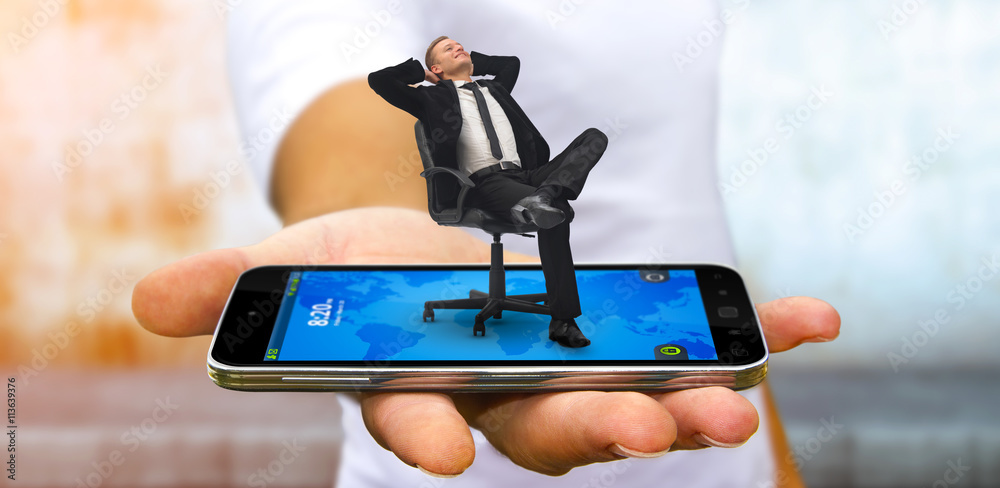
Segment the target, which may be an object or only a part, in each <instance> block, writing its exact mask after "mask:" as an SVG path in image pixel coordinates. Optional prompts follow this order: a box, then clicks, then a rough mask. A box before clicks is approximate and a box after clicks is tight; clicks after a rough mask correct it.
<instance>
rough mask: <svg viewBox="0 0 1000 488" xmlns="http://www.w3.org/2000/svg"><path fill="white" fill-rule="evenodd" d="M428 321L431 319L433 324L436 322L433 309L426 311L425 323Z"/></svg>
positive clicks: (426, 309)
mask: <svg viewBox="0 0 1000 488" xmlns="http://www.w3.org/2000/svg"><path fill="white" fill-rule="evenodd" d="M427 319H431V322H433V321H434V309H431V308H425V309H424V322H427Z"/></svg>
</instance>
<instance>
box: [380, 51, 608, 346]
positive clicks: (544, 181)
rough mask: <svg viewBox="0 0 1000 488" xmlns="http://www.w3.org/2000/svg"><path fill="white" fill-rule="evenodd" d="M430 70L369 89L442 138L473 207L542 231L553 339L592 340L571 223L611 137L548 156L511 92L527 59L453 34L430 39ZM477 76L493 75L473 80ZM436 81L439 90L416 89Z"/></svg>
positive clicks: (385, 78) (395, 73) (385, 72)
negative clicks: (474, 48) (473, 47)
mask: <svg viewBox="0 0 1000 488" xmlns="http://www.w3.org/2000/svg"><path fill="white" fill-rule="evenodd" d="M424 61H425V63H426V66H427V68H426V69H425V68H423V67H422V66H421V65H420V62H419V61H416V60H414V59H413V58H410V59H409V60H407V61H405V62H403V63H402V64H399V65H397V66H391V67H388V68H385V69H382V70H379V71H376V72H374V73H371V74H370V75H369V76H368V84H369V85H370V86H371V88H372V89H373V90H375V92H376V93H378V94H379V96H381V97H382V98H384V99H385V100H386V101H387V102H389V103H391V104H392V105H394V106H396V107H397V108H400V109H402V110H405V111H406V112H408V113H409V114H410V115H413V116H414V117H416V118H417V119H419V120H420V121H421V122H423V124H424V127H425V130H426V131H427V132H428V134H440V137H435V138H434V142H435V144H433V147H432V149H431V152H432V156H433V157H434V160H435V161H436V163H437V164H439V165H442V166H449V167H452V168H456V169H458V170H460V171H462V172H464V173H465V174H467V175H468V176H469V178H470V179H471V180H472V182H473V183H475V185H476V186H475V188H473V189H472V190H471V191H470V194H469V197H468V198H469V199H470V202H469V203H470V205H471V206H474V207H477V208H481V209H484V210H487V211H491V212H494V213H497V214H499V215H507V216H509V218H510V219H511V220H512V221H513V222H518V223H532V224H535V225H536V226H538V228H539V229H540V230H539V231H538V253H539V258H540V259H541V261H542V272H543V274H544V275H545V288H546V292H547V294H548V296H549V306H550V308H551V310H552V320H551V322H549V339H551V340H553V341H556V342H558V343H559V344H561V345H563V346H566V347H584V346H587V345H589V344H590V340H589V339H587V338H586V337H585V336H584V334H583V332H581V331H580V328H579V326H578V325H577V323H576V320H575V319H576V317H579V316H580V314H581V311H580V298H579V294H578V292H577V286H576V275H575V272H574V270H573V255H572V252H571V250H570V245H569V223H570V222H571V221H572V220H573V209H572V208H571V207H570V205H569V203H568V201H570V200H575V199H576V198H577V197H578V196H579V195H580V191H581V190H582V189H583V185H584V183H585V182H586V179H587V175H588V174H589V173H590V170H591V169H592V168H593V167H594V165H595V164H597V161H598V160H599V159H600V158H601V155H602V154H604V150H605V149H606V148H607V143H608V139H607V137H606V136H605V135H604V134H603V133H602V132H601V131H599V130H597V129H587V130H585V131H584V132H583V133H582V134H580V136H578V137H577V138H576V139H575V140H573V142H571V143H570V145H569V146H568V147H567V148H566V149H565V150H564V151H563V152H562V153H560V154H559V155H557V156H556V157H555V158H553V159H552V160H551V161H550V160H549V147H548V144H546V142H545V139H544V138H543V137H542V135H541V134H540V133H539V132H538V130H537V129H536V128H535V126H534V125H532V123H531V121H530V120H529V119H528V117H527V115H525V113H524V111H523V110H521V107H520V106H518V104H517V102H515V101H514V99H513V98H511V96H510V92H511V90H513V88H514V83H515V82H516V81H517V75H518V71H519V70H520V62H519V61H518V59H517V58H516V57H513V56H487V55H484V54H481V53H477V52H471V53H470V52H468V51H466V50H465V48H464V47H463V46H462V45H461V44H459V43H458V42H456V41H455V40H453V39H450V38H448V37H447V36H441V37H438V38H437V39H435V40H434V41H433V42H431V44H430V46H428V48H427V54H426V57H425V60H424ZM473 70H475V74H476V75H477V76H479V75H493V79H492V80H485V79H481V80H478V81H472V75H473ZM424 80H426V81H429V82H431V83H433V85H432V86H426V85H416V84H418V83H420V82H421V81H424Z"/></svg>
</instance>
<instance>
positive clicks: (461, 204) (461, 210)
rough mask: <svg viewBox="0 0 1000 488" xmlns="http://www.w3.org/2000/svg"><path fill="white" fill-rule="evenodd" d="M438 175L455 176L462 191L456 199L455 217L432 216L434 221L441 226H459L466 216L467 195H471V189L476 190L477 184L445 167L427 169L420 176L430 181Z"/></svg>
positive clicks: (454, 170)
mask: <svg viewBox="0 0 1000 488" xmlns="http://www.w3.org/2000/svg"><path fill="white" fill-rule="evenodd" d="M438 174H447V175H451V176H454V177H455V178H456V179H457V180H458V183H459V185H461V187H462V189H461V190H459V191H458V197H457V198H456V199H455V215H454V216H453V217H446V216H445V215H444V214H436V215H432V216H433V217H434V220H435V221H436V222H437V223H439V224H457V223H459V222H460V221H461V220H462V217H464V216H465V195H466V194H467V193H469V189H470V188H475V187H476V184H475V183H473V182H472V180H471V179H469V177H468V176H467V175H465V174H463V173H462V172H460V171H458V170H457V169H454V168H446V167H443V166H434V167H431V168H427V169H425V170H423V171H422V172H421V173H420V176H422V177H424V178H426V179H428V180H430V178H431V177H433V176H434V175H438Z"/></svg>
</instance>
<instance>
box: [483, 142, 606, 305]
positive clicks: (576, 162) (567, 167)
mask: <svg viewBox="0 0 1000 488" xmlns="http://www.w3.org/2000/svg"><path fill="white" fill-rule="evenodd" d="M607 147H608V138H607V136H605V135H604V133H603V132H601V131H599V130H597V129H587V130H585V131H584V132H583V133H582V134H580V135H579V136H577V138H576V139H574V140H573V142H571V143H570V145H569V146H567V147H566V149H564V150H563V152H561V153H559V155H558V156H556V157H555V158H553V159H552V161H550V162H549V163H548V164H543V165H542V166H540V167H538V168H535V169H531V170H524V169H512V170H504V171H498V172H494V173H490V174H488V175H486V176H484V177H482V178H479V179H478V181H475V183H476V187H475V188H473V189H472V191H471V192H470V193H469V198H470V200H471V202H470V204H471V206H473V207H476V208H481V209H483V210H487V211H490V212H494V213H497V214H499V215H502V216H504V217H506V218H510V209H511V207H513V206H514V205H515V204H516V203H517V202H518V201H520V200H521V199H522V198H524V197H527V196H530V195H531V194H533V193H535V191H537V190H538V189H539V188H541V187H543V186H551V187H554V188H555V189H557V190H558V193H559V196H558V197H557V198H555V199H554V200H553V201H552V206H553V207H556V208H558V209H560V210H562V211H563V212H565V213H566V220H564V221H563V222H562V223H560V224H559V225H557V226H555V227H553V228H551V229H540V230H539V231H538V256H539V258H541V261H542V273H543V274H544V275H545V291H546V293H547V294H548V296H549V302H548V304H549V307H551V309H552V317H553V318H559V319H571V318H576V317H579V316H580V314H581V311H580V295H579V293H578V291H577V288H576V272H575V271H574V269H573V253H572V252H571V251H570V246H569V223H570V221H572V220H573V215H574V213H573V208H572V207H570V205H569V202H568V200H576V198H577V197H578V196H579V195H580V191H581V190H583V185H584V183H585V182H586V181H587V175H589V174H590V170H591V169H593V167H594V165H595V164H597V161H598V160H600V159H601V156H602V155H603V154H604V150H605V149H607Z"/></svg>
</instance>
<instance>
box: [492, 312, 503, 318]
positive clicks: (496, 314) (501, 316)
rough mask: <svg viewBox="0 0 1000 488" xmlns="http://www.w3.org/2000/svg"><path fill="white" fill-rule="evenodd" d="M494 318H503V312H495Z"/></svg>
mask: <svg viewBox="0 0 1000 488" xmlns="http://www.w3.org/2000/svg"><path fill="white" fill-rule="evenodd" d="M493 318H495V319H500V318H503V312H497V313H495V314H493Z"/></svg>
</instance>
